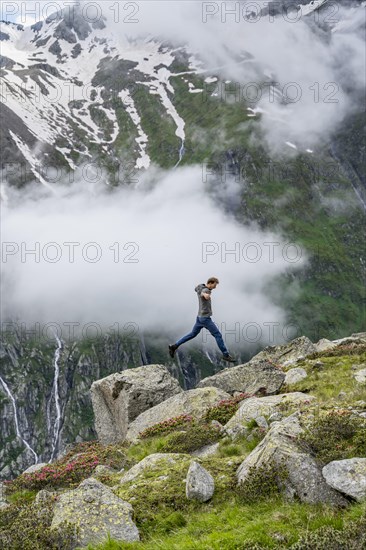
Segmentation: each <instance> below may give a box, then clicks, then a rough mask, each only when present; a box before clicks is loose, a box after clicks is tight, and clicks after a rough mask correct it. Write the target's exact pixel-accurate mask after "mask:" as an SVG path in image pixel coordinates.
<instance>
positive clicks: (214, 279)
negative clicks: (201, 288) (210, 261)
mask: <svg viewBox="0 0 366 550" xmlns="http://www.w3.org/2000/svg"><path fill="white" fill-rule="evenodd" d="M210 283H217V284H219V280H218V279H217V277H210V278H209V279H207V283H206V285H209V284H210Z"/></svg>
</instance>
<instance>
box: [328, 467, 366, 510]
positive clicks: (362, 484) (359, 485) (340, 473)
mask: <svg viewBox="0 0 366 550" xmlns="http://www.w3.org/2000/svg"><path fill="white" fill-rule="evenodd" d="M322 473H323V476H324V478H325V481H326V482H327V483H328V485H330V486H331V487H333V489H337V491H340V492H341V493H344V494H345V495H348V496H350V497H352V498H354V499H355V500H357V501H358V502H362V501H363V500H366V458H348V459H345V460H333V462H329V464H327V465H326V466H324V468H323V470H322Z"/></svg>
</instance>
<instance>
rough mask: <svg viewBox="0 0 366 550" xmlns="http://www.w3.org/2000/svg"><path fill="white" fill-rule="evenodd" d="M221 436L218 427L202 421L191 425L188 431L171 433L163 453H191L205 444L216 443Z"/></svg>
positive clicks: (163, 447)
mask: <svg viewBox="0 0 366 550" xmlns="http://www.w3.org/2000/svg"><path fill="white" fill-rule="evenodd" d="M220 437H221V432H220V429H219V428H218V427H216V426H212V425H211V424H206V423H205V422H201V423H198V424H193V425H191V426H190V427H189V429H188V430H187V431H184V432H182V431H180V432H175V433H172V434H170V436H169V437H168V438H167V440H166V441H165V443H164V445H163V446H162V449H161V450H162V452H163V453H190V452H192V451H195V450H196V449H199V448H200V447H203V446H204V445H209V444H210V443H215V442H216V441H218V440H219V439H220Z"/></svg>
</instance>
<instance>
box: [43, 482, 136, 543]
mask: <svg viewBox="0 0 366 550" xmlns="http://www.w3.org/2000/svg"><path fill="white" fill-rule="evenodd" d="M132 512H133V510H132V506H131V504H129V503H128V502H125V501H124V500H122V499H120V498H119V497H117V496H116V495H115V494H114V493H113V492H112V491H111V490H110V489H109V488H108V487H106V486H105V485H103V484H102V483H100V482H99V481H97V480H96V479H94V478H92V477H90V478H88V479H85V480H84V481H83V482H82V483H80V485H79V487H78V488H77V489H74V490H72V491H66V492H65V493H62V494H61V495H60V496H59V499H58V501H57V503H56V505H55V508H54V515H53V519H52V524H51V529H58V528H59V527H60V526H61V524H62V522H64V521H67V522H69V523H71V524H72V525H73V526H75V527H78V528H79V530H80V531H79V535H78V538H77V540H76V541H75V546H74V548H76V547H79V546H82V547H84V546H87V545H88V544H98V543H101V542H103V541H105V540H106V539H107V537H108V533H109V534H110V536H111V538H113V539H115V540H116V541H127V542H133V541H138V540H140V536H139V532H138V529H137V527H136V525H135V524H134V523H133V521H132V519H131V515H132Z"/></svg>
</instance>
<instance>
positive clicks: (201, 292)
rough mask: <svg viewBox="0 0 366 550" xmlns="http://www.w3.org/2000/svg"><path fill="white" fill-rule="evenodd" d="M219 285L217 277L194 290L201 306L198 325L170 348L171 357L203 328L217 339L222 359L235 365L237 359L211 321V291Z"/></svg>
mask: <svg viewBox="0 0 366 550" xmlns="http://www.w3.org/2000/svg"><path fill="white" fill-rule="evenodd" d="M218 284H219V280H218V279H217V278H216V277H210V278H209V279H208V281H207V283H206V284H204V283H202V284H200V285H197V286H196V288H195V289H194V290H195V291H196V292H197V296H198V305H199V307H198V316H197V319H196V323H195V325H194V327H193V328H192V330H191V332H190V333H189V334H186V336H183V338H181V339H180V340H178V341H177V342H176V343H175V344H172V345H170V346H169V355H170V357H174V354H175V352H176V350H177V349H178V348H179V346H181V345H182V344H184V343H185V342H188V340H192V338H195V337H196V336H197V334H199V333H200V332H201V330H202V329H203V328H206V329H207V330H208V331H209V332H210V333H211V334H212V336H213V337H214V338H215V340H216V342H217V345H218V346H219V348H220V350H221V351H222V353H223V357H222V358H223V359H224V360H225V361H228V362H229V363H235V359H233V357H231V356H230V354H229V352H228V350H227V348H226V346H225V343H224V340H223V338H222V334H221V332H220V331H219V329H218V327H217V326H216V325H215V323H214V322H213V321H212V319H211V315H212V308H211V291H212V290H213V289H214V288H216V286H217V285H218Z"/></svg>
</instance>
